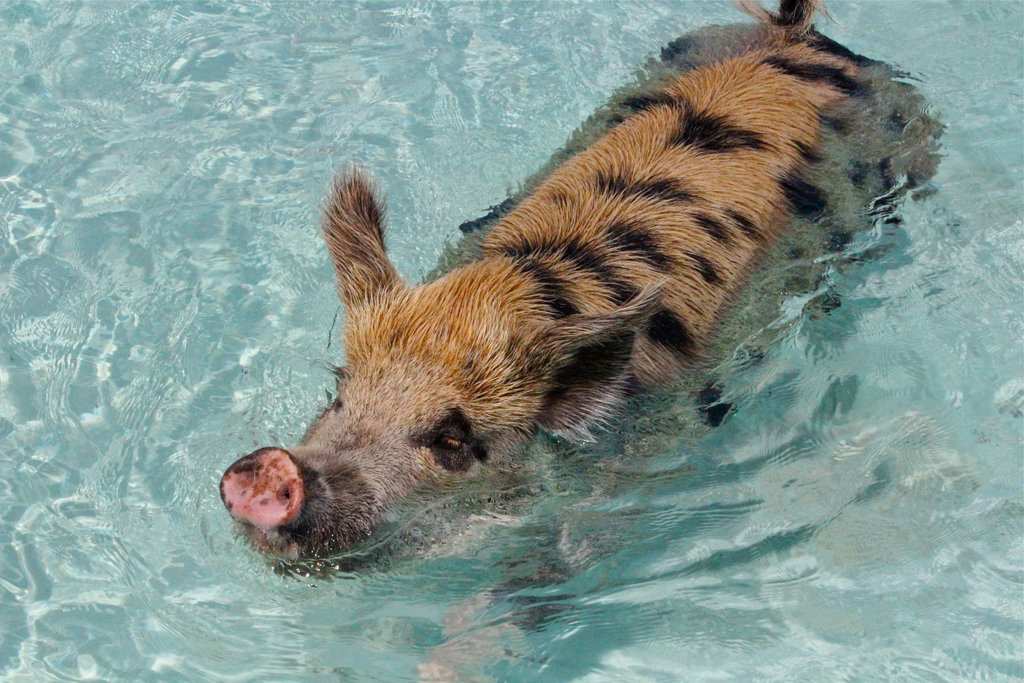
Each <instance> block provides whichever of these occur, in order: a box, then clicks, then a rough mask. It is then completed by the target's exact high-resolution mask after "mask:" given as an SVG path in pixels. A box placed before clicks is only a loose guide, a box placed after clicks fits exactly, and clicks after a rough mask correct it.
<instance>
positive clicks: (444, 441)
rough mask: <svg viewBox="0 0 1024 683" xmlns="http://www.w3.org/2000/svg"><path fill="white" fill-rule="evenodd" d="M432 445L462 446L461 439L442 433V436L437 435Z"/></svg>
mask: <svg viewBox="0 0 1024 683" xmlns="http://www.w3.org/2000/svg"><path fill="white" fill-rule="evenodd" d="M434 445H435V446H441V447H442V448H452V449H456V448H462V441H461V440H459V439H456V438H455V437H453V436H445V435H442V436H439V437H438V438H437V441H435V442H434Z"/></svg>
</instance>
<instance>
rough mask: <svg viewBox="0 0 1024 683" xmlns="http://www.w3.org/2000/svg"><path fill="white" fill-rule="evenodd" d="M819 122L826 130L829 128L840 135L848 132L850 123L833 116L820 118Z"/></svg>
mask: <svg viewBox="0 0 1024 683" xmlns="http://www.w3.org/2000/svg"><path fill="white" fill-rule="evenodd" d="M821 122H822V123H823V124H824V125H825V127H826V128H830V129H832V130H834V131H835V132H837V133H839V134H840V135H847V134H849V132H850V122H849V121H844V120H843V119H840V118H836V117H835V116H822V117H821Z"/></svg>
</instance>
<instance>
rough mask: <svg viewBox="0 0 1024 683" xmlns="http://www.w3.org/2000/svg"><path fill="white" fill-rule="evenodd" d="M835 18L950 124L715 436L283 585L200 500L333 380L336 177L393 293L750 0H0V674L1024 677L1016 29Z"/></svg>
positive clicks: (650, 453)
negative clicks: (376, 237) (352, 168)
mask: <svg viewBox="0 0 1024 683" xmlns="http://www.w3.org/2000/svg"><path fill="white" fill-rule="evenodd" d="M830 6H831V9H832V14H833V16H834V18H835V20H836V21H837V23H836V24H830V25H826V26H825V30H826V32H827V33H828V34H830V35H831V36H833V37H834V38H836V39H838V40H839V41H841V42H843V43H845V44H847V45H849V46H850V47H851V48H853V49H855V50H857V51H859V52H863V53H865V54H868V55H870V56H871V57H874V58H877V59H882V60H885V61H887V62H890V63H893V64H896V65H899V66H900V67H901V68H902V69H904V70H905V71H907V72H908V74H909V77H910V78H912V79H915V80H914V82H915V83H916V85H917V86H918V87H919V88H920V89H921V90H922V91H923V92H924V93H925V95H926V96H927V98H928V99H929V100H930V101H931V102H932V103H933V106H934V107H935V110H936V111H937V112H938V113H939V114H940V115H941V117H942V118H943V120H944V121H945V122H946V123H947V124H948V130H947V131H946V134H945V135H944V137H943V152H942V153H943V155H944V158H943V160H942V164H941V166H940V168H939V173H938V175H937V176H936V178H935V179H934V181H933V185H934V189H935V192H934V193H933V194H931V196H929V197H927V198H924V199H921V200H920V201H911V202H907V203H906V205H905V206H904V207H903V208H902V210H901V216H902V218H903V225H902V232H900V237H899V239H898V240H895V243H894V246H893V245H890V249H889V251H888V252H887V253H886V254H885V255H884V256H883V257H881V258H880V259H877V260H873V261H870V260H869V261H867V262H865V263H863V264H861V265H860V266H858V267H857V268H852V269H848V270H846V271H844V273H843V274H842V275H837V276H836V282H835V285H836V287H837V288H838V291H840V292H841V294H842V297H843V306H842V307H841V308H840V309H838V310H837V311H836V312H835V314H833V315H829V316H819V315H810V314H805V313H803V312H802V311H801V298H800V296H799V295H798V294H794V295H793V296H792V297H790V298H789V299H787V301H786V302H784V303H783V305H782V306H781V307H780V310H779V313H778V319H779V321H780V322H779V325H778V327H779V331H778V332H777V333H776V334H775V335H774V337H773V342H772V345H771V347H770V349H769V352H768V354H767V355H766V358H765V359H764V361H763V362H762V363H761V364H759V365H758V366H756V367H755V368H753V369H746V370H743V369H740V370H736V371H735V373H734V374H733V376H731V377H730V378H729V387H730V396H731V397H732V399H733V400H734V402H735V403H736V405H737V409H736V411H735V413H734V414H733V415H732V416H731V417H730V419H728V420H726V421H725V423H724V424H723V425H722V426H721V427H718V428H717V429H715V430H713V431H711V432H709V433H708V434H707V435H706V436H704V437H702V438H700V439H698V440H696V441H682V440H678V439H676V440H671V439H670V440H663V442H659V441H658V440H657V439H653V442H654V445H651V442H652V437H650V436H649V435H645V436H644V437H643V439H640V438H639V437H637V438H635V439H630V438H629V436H630V435H629V434H627V435H625V436H624V437H623V436H617V437H616V439H615V440H614V444H613V445H608V444H610V443H612V441H613V440H612V439H611V438H610V437H609V439H608V440H607V442H605V443H603V444H599V445H598V446H596V447H593V448H590V449H582V450H580V451H578V452H575V453H572V454H570V455H569V456H564V457H560V458H548V459H547V460H546V459H545V456H544V454H543V453H544V449H543V448H541V449H538V450H539V451H540V453H539V454H538V455H537V463H539V464H536V463H535V464H534V465H532V466H531V467H527V468H526V471H524V472H521V473H519V474H518V475H517V476H516V477H513V478H512V479H514V481H510V482H506V483H504V484H496V485H497V486H500V487H503V488H502V489H501V490H502V497H503V500H505V502H504V503H502V504H501V505H497V506H495V505H484V506H477V507H474V506H473V505H471V504H466V503H464V501H460V500H459V499H458V497H457V496H455V495H454V494H453V496H448V497H446V498H442V501H441V503H437V504H434V506H433V507H432V508H429V509H428V513H433V512H437V511H438V509H440V508H444V509H447V508H460V506H462V507H465V508H466V509H468V512H465V513H463V514H462V515H461V516H458V515H456V517H458V518H459V519H460V520H461V521H458V522H452V521H450V519H451V518H452V517H453V516H452V515H449V514H447V513H446V512H443V511H442V513H439V514H437V515H432V514H427V513H419V514H417V513H415V512H414V511H409V512H408V517H409V519H412V520H414V521H415V520H417V519H418V520H420V521H421V522H422V524H421V525H420V526H421V527H422V528H421V529H419V531H417V532H416V534H411V533H407V534H406V536H415V537H416V538H417V539H418V540H419V542H418V543H417V544H416V546H415V549H414V551H410V552H406V553H404V555H403V554H402V553H398V554H397V555H398V556H400V558H399V559H390V560H389V559H387V558H384V559H380V560H377V561H372V562H369V563H365V564H364V565H363V566H361V567H359V568H358V569H356V570H355V571H350V572H349V571H345V572H338V573H334V574H333V575H322V574H314V575H308V576H304V575H303V574H304V572H303V571H302V570H301V569H300V570H293V571H283V572H282V571H275V570H274V568H273V567H272V566H271V565H270V564H268V563H267V562H266V561H265V560H263V559H262V558H260V557H259V556H257V555H256V554H255V553H254V552H253V551H252V550H251V549H249V548H248V547H247V546H246V545H245V544H244V543H243V542H242V541H241V540H240V539H237V538H235V536H234V534H233V531H232V528H231V525H230V524H229V520H228V518H227V515H226V514H225V512H224V510H223V507H222V506H221V503H220V501H219V499H218V496H217V492H216V483H217V480H218V478H219V475H220V473H221V472H222V471H223V470H224V468H225V467H226V466H227V465H228V464H230V463H231V462H232V461H234V460H235V458H237V457H239V456H240V455H242V454H244V453H246V452H248V451H249V450H251V449H252V448H254V447H255V446H257V445H264V444H270V443H283V444H287V443H291V442H293V441H294V440H296V439H297V438H298V437H299V436H300V435H301V433H302V430H303V428H304V427H305V425H306V423H307V421H308V420H309V419H311V418H312V416H313V415H314V414H315V412H316V410H317V408H318V407H319V406H320V404H321V403H322V401H323V396H324V390H325V388H328V387H330V386H331V382H330V379H329V372H328V368H327V364H328V363H329V362H330V361H335V360H337V359H338V353H339V350H338V347H337V344H336V343H334V342H332V334H333V333H336V324H337V323H336V321H335V316H336V314H337V312H338V306H337V303H336V300H335V297H334V293H333V288H332V282H331V272H330V267H329V265H328V262H327V260H326V257H325V255H324V253H323V249H322V247H321V244H320V243H319V241H318V238H317V236H316V231H315V226H316V221H317V212H318V207H319V203H320V199H321V196H322V193H323V191H324V189H325V188H326V186H327V184H328V181H329V178H330V175H331V173H332V169H333V168H335V167H336V166H338V165H340V164H341V163H342V162H344V161H345V160H348V159H351V158H356V159H359V160H361V161H362V162H363V163H365V164H366V165H367V166H368V167H369V168H371V169H372V170H373V172H374V174H375V176H376V177H377V179H378V180H379V181H380V182H381V184H382V185H383V186H384V187H385V188H386V189H387V193H388V199H389V204H390V214H391V225H392V230H391V233H390V237H389V240H390V246H391V251H392V254H393V256H394V258H395V260H396V262H397V263H398V265H399V268H400V270H401V272H402V273H403V275H405V276H406V277H407V278H408V279H411V280H415V279H417V278H419V277H421V276H422V275H424V274H425V273H426V272H428V271H429V270H430V269H431V268H432V267H433V265H434V264H435V262H436V260H437V258H438V256H439V254H440V253H441V249H442V247H443V245H444V244H445V242H446V241H451V240H454V239H456V238H457V237H458V234H459V233H458V230H457V229H456V226H457V225H458V224H459V223H460V222H462V221H464V220H466V219H470V218H474V217H476V216H478V215H480V214H481V213H483V211H484V210H485V209H486V208H487V207H488V206H489V205H491V204H495V203H497V202H499V201H501V200H502V199H503V198H504V197H505V196H506V195H507V193H508V191H509V190H511V189H514V188H515V186H516V184H517V183H518V182H519V181H520V180H521V179H523V178H524V177H526V176H527V175H529V174H530V173H531V172H533V171H534V170H536V169H537V168H538V167H539V166H540V165H541V164H542V163H543V162H544V161H545V160H546V159H547V158H548V157H549V155H550V154H551V153H552V152H553V151H554V150H555V149H557V148H558V147H559V146H560V145H561V144H562V143H563V141H564V140H565V138H566V136H567V135H568V134H569V133H570V132H571V131H572V130H573V129H574V128H575V127H576V126H577V125H578V124H579V122H580V121H581V120H582V119H583V118H585V117H586V116H587V115H588V114H589V113H590V112H591V111H592V110H593V109H594V108H595V107H597V106H598V105H600V104H602V103H603V102H604V101H605V99H606V98H607V97H608V95H609V94H610V93H611V91H612V90H613V89H614V88H616V87H617V86H619V85H620V84H621V83H623V82H624V81H625V80H627V79H628V77H629V76H630V75H631V74H632V72H633V70H634V69H635V67H636V66H637V65H639V64H640V63H642V61H643V60H644V59H645V58H646V57H647V56H648V55H650V54H653V53H656V52H657V50H658V48H659V47H660V46H662V45H663V44H665V43H666V42H668V41H669V40H671V39H672V38H674V37H676V36H677V35H680V34H683V33H685V32H687V31H690V30H694V29H697V28H700V27H702V26H705V25H707V24H709V23H714V22H732V21H736V20H738V18H739V16H738V14H737V13H736V12H735V10H734V9H733V8H732V7H731V5H730V4H729V3H728V2H726V1H725V0H713V1H711V2H688V3H679V2H675V1H671V2H670V1H656V0H650V1H645V2H621V3H608V2H598V3H584V4H568V3H547V2H545V3H535V2H517V3H512V4H482V3H472V4H451V3H431V2H416V3H389V4H383V3H381V4H367V5H358V6H351V5H348V4H345V5H340V4H313V3H309V4H273V5H272V4H270V3H246V4H239V5H233V6H225V5H221V4H218V3H201V2H196V3H189V4H165V3H152V4H139V5H130V4H128V3H105V2H90V3H82V4H56V3H42V4H38V3H32V2H6V3H3V4H0V36H2V37H0V352H2V353H0V677H4V678H7V679H10V680H25V681H38V680H53V679H59V680H68V679H74V680H79V679H107V680H111V679H119V680H176V679H207V678H230V679H232V680H267V679H273V680H282V679H287V680H339V679H341V680H380V681H394V680H410V679H415V678H417V677H418V676H423V677H430V676H433V677H436V678H440V679H445V678H448V679H454V678H457V679H461V680H489V679H499V680H529V679H532V678H533V677H534V676H537V675H542V676H544V677H546V678H547V679H549V680H570V679H572V680H592V681H598V680H680V679H686V680H711V679H713V680H750V679H754V678H757V679H762V680H793V679H794V678H802V679H809V680H829V681H831V680H847V679H856V680H866V679H880V678H891V679H897V680H956V679H963V678H992V679H1018V678H1020V677H1024V663H1022V658H1024V639H1022V632H1024V600H1022V594H1024V586H1022V584H1024V544H1022V535H1024V506H1022V503H1024V495H1022V490H1024V476H1022V455H1024V438H1022V431H1024V430H1022V424H1024V419H1022V412H1024V349H1022V341H1021V340H1022V338H1024V304H1022V300H1024V298H1022V296H1024V291H1022V272H1024V270H1022V268H1024V222H1022V211H1024V194H1022V189H1021V178H1022V174H1024V135H1022V125H1021V121H1022V114H1024V112H1022V109H1024V108H1022V80H1024V62H1022V54H1024V41H1022V29H1021V27H1022V23H1024V22H1022V20H1024V11H1022V5H1021V4H1020V3H1018V2H988V1H984V0H975V1H973V2H895V1H894V2H839V1H838V0H833V2H831V3H830ZM863 239H866V240H870V239H874V238H873V237H871V236H870V235H869V236H866V237H864V238H863ZM332 330H333V332H332ZM641 442H642V443H641ZM639 450H643V451H644V455H643V457H629V456H630V455H633V454H635V452H636V451H639ZM435 518H436V519H440V520H448V521H446V522H443V523H442V522H439V521H433V520H434V519H435ZM397 524H398V526H399V527H402V524H406V527H404V528H406V529H407V530H408V529H411V528H412V526H409V525H410V524H412V523H411V522H410V523H405V522H401V521H400V522H397ZM406 536H403V535H402V534H401V533H397V532H396V534H395V535H394V536H393V538H395V539H399V540H401V539H403V538H405V537H406Z"/></svg>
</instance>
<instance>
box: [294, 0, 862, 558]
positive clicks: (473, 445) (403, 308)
mask: <svg viewBox="0 0 1024 683" xmlns="http://www.w3.org/2000/svg"><path fill="white" fill-rule="evenodd" d="M818 7H819V3H818V2H817V1H816V0H783V4H782V6H781V7H780V14H779V15H778V20H776V19H772V18H771V17H775V16H776V15H769V16H768V18H767V19H766V21H770V23H772V24H775V25H776V26H775V27H774V28H768V29H766V34H767V36H768V38H767V40H764V41H762V42H761V43H760V47H753V48H747V52H746V53H745V54H741V55H740V56H737V57H733V58H730V59H726V60H724V61H721V62H718V63H714V64H711V65H708V66H703V67H700V68H696V69H694V70H692V71H690V72H688V73H687V74H686V75H684V76H681V77H678V78H677V79H676V80H675V81H674V82H671V83H669V84H668V85H667V86H665V87H664V88H663V89H662V90H661V91H659V92H656V93H652V94H651V95H650V96H649V97H648V98H647V99H646V100H642V101H638V102H637V105H636V107H637V109H638V112H637V113H636V114H634V115H632V116H630V117H629V118H627V119H626V120H625V121H623V122H622V123H621V124H620V125H618V126H616V127H615V128H613V129H612V130H610V131H609V132H608V133H607V134H605V135H604V136H602V137H601V138H599V139H597V140H596V141H595V142H594V143H593V144H591V145H590V146H589V147H588V148H586V149H585V150H583V151H581V152H580V153H578V154H576V155H575V156H574V157H572V158H570V159H569V160H568V161H566V162H565V163H564V164H562V166H560V167H559V168H558V169H557V170H555V171H554V172H553V173H552V174H551V175H550V176H549V177H547V179H546V180H544V181H543V182H542V183H541V184H540V185H539V186H537V187H536V189H535V191H534V192H533V193H532V195H531V196H529V197H528V198H526V199H525V200H523V201H522V202H520V203H519V205H518V206H517V207H516V208H515V210H513V211H512V213H510V214H509V215H508V216H506V217H505V218H503V219H502V220H501V221H500V222H499V223H498V224H497V225H496V226H495V227H494V228H493V230H492V231H491V233H490V234H489V235H488V237H487V239H486V240H485V241H484V243H483V249H482V255H481V258H479V259H478V260H476V261H473V262H471V263H469V264H468V265H465V266H463V267H461V268H457V269H455V270H453V271H452V272H449V273H447V274H446V275H443V276H442V277H440V278H438V279H436V280H434V281H432V282H428V283H425V284H423V285H420V286H418V287H414V288H413V287H408V286H406V285H405V284H404V283H402V282H401V280H400V279H399V277H398V274H397V272H396V271H395V268H394V266H393V265H392V264H391V263H390V261H389V260H388V258H387V255H386V253H385V251H384V240H383V229H384V226H383V212H384V209H383V205H382V204H380V203H379V202H378V201H377V199H376V198H375V197H374V193H373V191H372V188H371V187H370V185H369V182H368V180H367V179H366V177H365V176H364V175H363V174H362V173H360V172H349V173H347V174H344V175H342V176H341V177H340V178H339V179H338V180H337V181H336V183H335V186H334V190H333V193H332V196H331V198H330V200H329V202H328V206H327V208H326V211H325V213H324V222H323V233H324V237H325V240H326V243H327V246H328V250H329V252H330V255H331V260H332V262H333V264H334V268H335V274H336V278H337V285H338V291H339V294H340V296H341V298H342V300H343V301H344V303H345V305H346V308H347V309H348V318H347V322H346V329H345V335H344V336H345V347H346V352H347V360H348V370H347V371H346V372H344V373H341V374H342V381H341V382H340V383H339V387H338V398H337V400H336V401H334V403H332V405H330V406H328V408H326V409H325V410H324V412H323V413H322V414H321V416H320V417H319V418H318V419H317V421H316V422H315V423H314V424H313V425H312V426H311V427H310V429H309V430H308V432H307V434H306V437H305V438H304V439H303V443H302V445H300V446H298V447H296V448H295V449H292V455H293V457H295V458H296V459H297V461H298V462H300V463H302V465H303V467H305V468H306V469H307V471H308V472H307V474H305V475H304V476H306V477H310V478H313V479H311V481H312V484H311V486H310V487H309V488H310V490H314V489H316V488H317V487H318V486H319V487H320V489H319V490H321V491H322V493H321V494H319V495H320V496H321V500H320V501H317V502H316V504H317V505H320V506H321V507H320V508H317V510H320V512H318V513H317V514H322V518H323V519H327V520H329V521H328V522H323V524H335V525H337V526H336V527H329V526H328V527H327V528H326V530H324V528H321V527H314V532H315V533H312V535H311V536H307V537H303V538H304V540H303V543H305V546H303V548H304V550H303V549H301V548H300V552H307V551H308V552H323V551H326V550H328V549H330V548H331V547H333V545H336V544H337V543H339V542H342V541H344V542H351V539H352V538H355V537H358V536H359V535H362V534H365V533H367V530H368V529H371V528H372V527H373V526H374V525H375V524H376V523H377V521H378V520H379V517H380V515H381V513H382V511H383V510H385V509H387V508H388V507H389V506H390V505H392V504H394V503H395V502H396V501H398V500H400V499H401V498H403V497H404V496H406V495H407V494H408V493H409V492H410V491H412V489H413V488H414V487H415V486H417V485H418V483H420V482H422V481H425V480H430V479H444V478H445V477H446V476H447V475H449V474H450V473H452V472H464V471H467V470H469V469H470V468H471V467H472V466H473V464H474V463H475V462H479V461H484V460H494V459H499V458H502V457H506V456H507V455H509V454H511V453H512V452H514V450H515V448H516V447H517V446H519V445H521V444H523V443H525V442H526V440H527V438H528V437H529V436H530V435H531V434H533V432H534V431H535V430H536V429H537V428H538V426H540V427H544V428H547V429H550V430H553V431H557V432H560V433H563V434H566V435H570V436H585V435H586V434H587V433H588V431H587V430H588V427H589V426H590V425H592V424H594V423H595V422H600V421H601V420H603V419H605V418H607V417H608V416H609V415H610V414H611V413H612V411H613V410H614V408H615V407H616V405H617V403H618V402H620V401H621V400H622V399H623V397H624V396H626V395H628V394H629V393H630V392H631V391H634V390H635V389H636V388H637V386H638V385H645V384H646V385H649V384H653V383H655V382H661V381H665V380H667V379H670V378H672V377H673V376H674V375H676V374H677V373H678V372H679V370H680V369H681V368H682V367H684V366H685V365H686V364H688V363H692V362H693V361H694V360H695V359H697V358H699V357H700V353H701V348H702V346H704V345H705V344H706V343H707V342H708V340H709V338H710V336H711V334H712V333H713V331H714V328H715V325H716V323H717V321H718V320H719V319H720V317H721V314H722V311H723V309H724V307H725V306H726V305H727V304H728V302H729V300H730V299H731V298H732V297H733V296H734V295H735V292H736V291H737V290H738V289H739V288H740V287H741V285H742V284H743V281H744V280H745V278H746V277H747V276H748V275H749V273H750V271H751V270H752V269H753V267H754V266H755V265H756V264H757V262H758V260H759V258H761V256H762V255H763V253H764V251H765V250H766V248H767V247H768V246H769V245H770V244H771V243H772V241H773V240H774V239H775V238H776V236H777V235H778V233H779V231H780V230H781V229H782V228H783V226H784V225H785V224H786V223H787V221H788V220H790V218H791V209H792V206H791V205H793V206H795V205H796V204H795V203H794V202H796V201H798V200H797V199H794V196H796V195H799V191H797V192H796V195H795V194H794V190H793V187H794V183H796V187H797V190H799V182H801V181H800V179H799V176H800V174H801V172H802V170H803V167H804V166H805V165H806V163H807V161H808V158H809V157H811V156H813V150H814V149H815V147H816V146H817V144H818V139H819V117H820V115H821V114H822V113H823V111H824V110H825V109H826V108H827V107H829V106H830V105H831V104H833V103H835V102H837V101H839V100H841V99H843V98H844V97H845V94H844V92H843V90H844V88H845V89H846V90H850V88H849V87H848V86H849V83H852V81H850V80H849V79H851V78H852V76H854V75H855V73H856V68H857V67H856V66H855V65H854V64H853V63H852V62H849V61H847V60H845V59H842V58H841V57H836V56H832V55H830V54H828V53H826V52H823V51H818V50H815V49H813V48H812V47H810V46H808V45H807V44H805V43H803V42H801V41H800V40H797V38H798V37H799V36H800V35H801V34H802V33H803V32H804V31H806V30H808V28H809V26H810V23H809V22H810V17H811V16H812V14H813V10H814V9H817V8H818ZM765 45H767V47H765ZM787 188H789V189H788V190H787ZM811 189H812V190H813V188H811ZM332 477H333V478H332ZM337 491H340V492H341V493H337V494H336V495H335V493H333V492H337ZM346 491H347V492H348V493H346ZM356 491H359V492H360V493H355V492H356ZM345 496H349V498H345ZM341 500H346V501H347V502H345V503H344V504H343V503H341V502H338V501H341ZM323 501H327V502H329V503H330V504H331V505H335V506H340V507H337V508H324V507H323V506H324V505H326V503H324V502H323ZM345 506H347V507H345ZM346 509H347V510H351V509H358V511H359V515H358V519H357V520H354V521H353V520H349V519H347V518H346V517H345V515H346V512H345V510H346ZM304 510H306V509H304ZM324 510H326V511H324ZM312 515H313V513H309V517H310V518H311V519H312V518H313V517H312ZM332 515H333V516H332ZM303 519H305V518H303ZM320 520H321V517H316V518H315V520H314V521H313V522H310V524H314V523H315V524H321V521H320ZM274 533H277V532H274ZM289 533H290V532H289ZM293 535H294V534H293ZM284 537H287V534H284V533H282V538H284ZM274 542H275V543H282V544H283V543H284V541H280V540H275V541H274ZM288 547H291V546H288Z"/></svg>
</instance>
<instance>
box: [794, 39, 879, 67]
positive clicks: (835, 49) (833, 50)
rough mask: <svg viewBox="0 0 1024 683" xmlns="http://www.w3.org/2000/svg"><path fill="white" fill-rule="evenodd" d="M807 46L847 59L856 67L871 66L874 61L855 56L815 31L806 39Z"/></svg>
mask: <svg viewBox="0 0 1024 683" xmlns="http://www.w3.org/2000/svg"><path fill="white" fill-rule="evenodd" d="M807 44H808V45H810V46H811V47H813V48H814V49H815V50H818V51H819V52H825V53H827V54H830V55H834V56H836V57H842V58H843V59H848V60H850V61H851V62H853V63H854V64H856V65H857V66H867V65H868V64H871V63H872V62H873V61H874V60H873V59H869V58H867V57H865V56H864V55H859V54H857V53H856V52H854V51H852V50H851V49H850V48H848V47H846V46H844V45H840V44H839V43H837V42H836V41H834V40H832V39H831V38H829V37H827V36H823V35H821V34H820V33H818V32H817V31H815V32H813V33H811V35H810V37H808V39H807Z"/></svg>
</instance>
